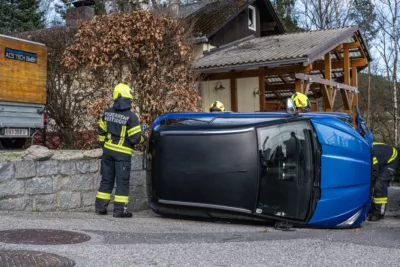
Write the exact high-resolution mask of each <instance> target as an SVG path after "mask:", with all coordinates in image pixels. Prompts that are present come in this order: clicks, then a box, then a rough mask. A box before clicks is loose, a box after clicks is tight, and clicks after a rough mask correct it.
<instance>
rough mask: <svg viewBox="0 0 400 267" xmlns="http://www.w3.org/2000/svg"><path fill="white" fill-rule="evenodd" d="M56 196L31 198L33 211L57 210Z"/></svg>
mask: <svg viewBox="0 0 400 267" xmlns="http://www.w3.org/2000/svg"><path fill="white" fill-rule="evenodd" d="M56 204H57V196H56V194H50V195H37V196H33V197H32V210H33V211H55V210H56V209H57V207H56Z"/></svg>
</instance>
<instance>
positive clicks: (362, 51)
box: [354, 34, 367, 59]
mask: <svg viewBox="0 0 400 267" xmlns="http://www.w3.org/2000/svg"><path fill="white" fill-rule="evenodd" d="M354 38H355V39H356V40H357V42H358V43H360V51H361V54H362V55H363V57H364V58H365V59H367V55H366V54H365V51H364V48H363V47H362V46H361V42H360V39H359V38H358V36H357V34H354Z"/></svg>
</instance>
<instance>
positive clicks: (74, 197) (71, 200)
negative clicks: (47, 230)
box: [57, 192, 81, 210]
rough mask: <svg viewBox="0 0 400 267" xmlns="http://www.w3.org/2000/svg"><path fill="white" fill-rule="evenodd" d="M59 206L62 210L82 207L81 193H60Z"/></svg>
mask: <svg viewBox="0 0 400 267" xmlns="http://www.w3.org/2000/svg"><path fill="white" fill-rule="evenodd" d="M57 205H58V208H59V209H60V210H69V209H76V208H79V207H80V206H81V193H79V192H59V193H58V199H57Z"/></svg>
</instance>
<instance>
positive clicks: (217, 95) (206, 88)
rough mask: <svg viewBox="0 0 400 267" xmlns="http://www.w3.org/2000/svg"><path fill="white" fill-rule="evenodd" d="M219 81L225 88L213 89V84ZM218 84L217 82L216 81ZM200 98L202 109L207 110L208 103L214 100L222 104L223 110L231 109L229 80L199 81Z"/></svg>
mask: <svg viewBox="0 0 400 267" xmlns="http://www.w3.org/2000/svg"><path fill="white" fill-rule="evenodd" d="M218 82H220V83H221V84H222V86H223V87H225V90H218V91H216V90H215V85H216V84H217V83H218ZM218 86H219V83H218ZM201 98H202V108H203V111H205V112H208V110H209V108H210V105H211V103H212V102H214V101H220V102H222V103H223V104H224V106H225V110H226V111H230V110H231V108H232V107H231V85H230V80H220V81H204V82H202V83H201Z"/></svg>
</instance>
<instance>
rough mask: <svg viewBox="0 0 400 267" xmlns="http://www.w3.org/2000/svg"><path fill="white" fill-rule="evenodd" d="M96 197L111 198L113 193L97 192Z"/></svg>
mask: <svg viewBox="0 0 400 267" xmlns="http://www.w3.org/2000/svg"><path fill="white" fill-rule="evenodd" d="M96 198H100V199H105V200H110V199H111V194H109V193H104V192H97V195H96Z"/></svg>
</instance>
